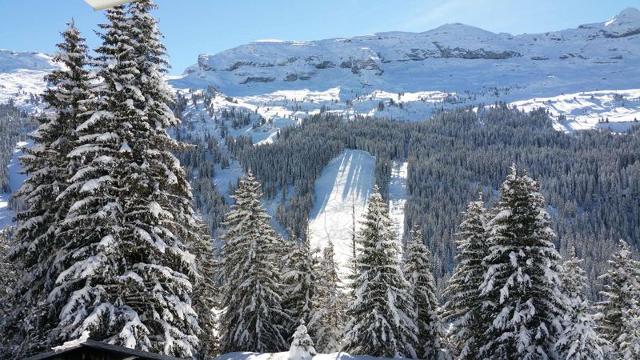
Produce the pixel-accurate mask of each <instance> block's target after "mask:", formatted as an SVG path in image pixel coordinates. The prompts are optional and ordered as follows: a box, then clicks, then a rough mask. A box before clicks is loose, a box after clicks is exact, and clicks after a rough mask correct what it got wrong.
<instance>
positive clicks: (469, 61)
mask: <svg viewBox="0 0 640 360" xmlns="http://www.w3.org/2000/svg"><path fill="white" fill-rule="evenodd" d="M639 35H640V11H638V10H636V9H627V10H624V11H622V12H621V13H620V14H619V15H617V16H616V17H614V18H612V19H611V20H609V21H607V22H602V23H598V24H590V25H582V26H580V27H578V28H576V29H568V30H562V31H555V32H547V33H544V34H522V35H511V34H506V33H499V34H496V33H492V32H490V31H486V30H483V29H479V28H476V27H473V26H468V25H464V24H447V25H443V26H440V27H438V28H435V29H433V30H429V31H425V32H421V33H409V32H385V33H378V34H374V35H366V36H357V37H352V38H336V39H326V40H318V41H283V40H269V39H268V40H263V41H256V42H253V43H250V44H246V45H242V46H239V47H236V48H233V49H229V50H226V51H223V52H220V53H218V54H215V55H201V56H200V57H199V59H198V63H197V64H196V65H194V66H191V67H190V68H188V69H187V70H186V72H185V74H184V76H183V77H182V78H180V79H176V80H174V82H173V83H174V85H175V86H176V87H184V88H206V87H208V86H213V87H216V88H218V89H219V90H220V91H222V92H224V93H227V94H229V95H232V96H243V95H258V94H266V93H271V92H274V91H278V90H302V89H309V90H314V91H324V90H327V89H330V88H335V87H339V88H341V89H342V90H343V91H342V94H348V93H354V94H356V93H357V94H362V93H367V92H371V91H372V90H375V89H380V90H385V91H395V92H404V91H407V92H411V91H413V92H415V91H423V90H443V91H450V92H466V91H471V92H475V93H478V92H481V93H486V92H487V91H491V90H490V89H492V88H502V89H520V88H523V87H528V88H529V89H527V90H526V91H523V92H525V93H527V94H532V95H534V96H541V95H551V93H546V92H545V91H546V90H545V91H539V89H542V90H544V89H547V90H549V91H552V92H555V93H554V94H556V95H557V94H559V93H562V92H575V91H576V90H595V89H599V88H602V87H603V86H614V87H615V88H624V87H626V88H630V87H635V86H631V85H627V82H629V81H630V79H631V78H632V76H630V75H633V74H635V73H637V70H635V69H636V68H637V64H638V62H640V36H639ZM577 69H582V71H577ZM587 85H588V86H591V87H592V88H590V89H587V88H584V87H586V86H587ZM532 87H533V88H535V91H531V88H532ZM510 93H511V94H513V92H512V91H510Z"/></svg>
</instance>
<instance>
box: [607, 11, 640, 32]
mask: <svg viewBox="0 0 640 360" xmlns="http://www.w3.org/2000/svg"><path fill="white" fill-rule="evenodd" d="M604 28H605V31H606V32H607V33H608V34H612V35H615V36H619V37H626V36H631V35H637V34H640V10H638V9H636V8H627V9H625V10H623V11H622V12H620V14H618V15H617V16H615V17H613V18H612V19H610V20H609V21H607V22H605V23H604Z"/></svg>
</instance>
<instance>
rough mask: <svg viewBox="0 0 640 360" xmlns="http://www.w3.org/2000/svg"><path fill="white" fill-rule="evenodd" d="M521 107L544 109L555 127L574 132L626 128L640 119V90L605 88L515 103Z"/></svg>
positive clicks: (524, 108)
mask: <svg viewBox="0 0 640 360" xmlns="http://www.w3.org/2000/svg"><path fill="white" fill-rule="evenodd" d="M511 105H513V106H516V107H517V108H518V109H520V110H524V111H531V110H534V109H538V108H543V109H546V110H547V111H549V114H550V115H551V117H552V118H553V119H554V128H555V129H556V130H559V131H564V132H572V131H576V130H590V129H596V128H608V129H611V130H613V131H619V132H622V131H626V130H628V129H629V128H630V127H631V126H633V125H636V124H638V121H640V89H630V90H601V91H589V92H581V93H574V94H564V95H559V96H554V97H546V98H534V99H529V100H521V101H515V102H512V103H511Z"/></svg>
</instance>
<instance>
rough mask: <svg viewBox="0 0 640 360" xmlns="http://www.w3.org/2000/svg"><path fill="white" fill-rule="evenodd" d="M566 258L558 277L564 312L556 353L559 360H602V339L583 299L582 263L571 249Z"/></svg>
mask: <svg viewBox="0 0 640 360" xmlns="http://www.w3.org/2000/svg"><path fill="white" fill-rule="evenodd" d="M567 255H568V258H567V259H566V260H565V261H564V263H563V265H562V275H561V281H562V293H563V295H564V296H565V302H566V311H565V315H564V319H563V331H562V334H561V335H560V337H559V338H558V341H557V342H556V352H557V355H558V357H559V358H560V359H565V360H602V359H604V351H603V348H602V345H603V340H602V339H601V338H600V335H599V334H598V333H597V332H596V318H597V316H595V315H594V314H592V313H591V307H590V306H589V302H588V301H587V299H585V295H584V288H585V284H586V281H587V277H586V274H585V271H584V270H583V269H582V267H581V263H582V260H581V259H579V258H577V257H576V251H575V248H574V247H570V248H569V252H568V254H567Z"/></svg>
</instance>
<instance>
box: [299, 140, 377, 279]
mask: <svg viewBox="0 0 640 360" xmlns="http://www.w3.org/2000/svg"><path fill="white" fill-rule="evenodd" d="M375 163H376V159H375V158H374V157H373V156H371V155H370V154H369V153H367V152H365V151H359V150H345V151H344V152H343V153H342V154H341V155H340V156H338V157H336V158H334V159H333V160H331V162H330V163H329V164H328V165H327V166H326V167H325V168H324V170H323V171H322V174H321V175H320V178H319V179H318V180H317V181H316V183H315V196H316V197H315V202H314V207H313V209H312V211H311V214H310V222H309V232H310V238H311V246H312V247H313V248H320V249H323V248H324V247H325V246H326V245H327V243H328V242H329V241H331V242H333V245H334V246H335V254H336V255H335V256H336V262H337V263H338V268H339V273H340V275H341V277H342V278H343V279H345V277H346V276H347V275H348V271H349V265H350V263H351V261H352V259H353V256H352V254H353V247H352V233H353V232H352V230H353V213H354V211H355V219H356V226H358V222H359V220H360V218H361V216H362V214H363V213H364V210H365V206H366V203H367V199H368V197H369V195H370V193H371V189H372V188H373V183H374V179H375V176H374V170H375Z"/></svg>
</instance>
